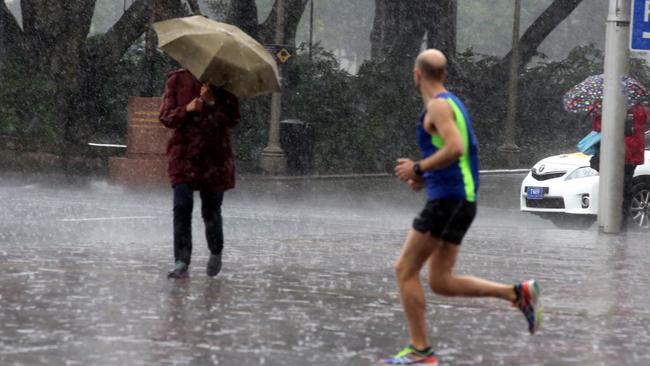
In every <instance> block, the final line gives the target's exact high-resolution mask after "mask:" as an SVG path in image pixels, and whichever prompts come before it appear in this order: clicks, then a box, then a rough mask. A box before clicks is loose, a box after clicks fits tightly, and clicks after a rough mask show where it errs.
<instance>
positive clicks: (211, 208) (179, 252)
mask: <svg viewBox="0 0 650 366" xmlns="http://www.w3.org/2000/svg"><path fill="white" fill-rule="evenodd" d="M222 202H223V192H207V191H201V215H202V216H203V222H204V223H205V238H206V240H207V242H208V248H209V249H210V252H211V253H212V254H220V253H221V251H222V250H223V222H222V219H221V203H222ZM193 209H194V188H193V187H192V185H191V184H188V183H182V184H178V185H176V186H175V187H174V259H175V260H176V261H183V262H185V263H186V264H187V265H189V264H190V259H191V256H192V211H193Z"/></svg>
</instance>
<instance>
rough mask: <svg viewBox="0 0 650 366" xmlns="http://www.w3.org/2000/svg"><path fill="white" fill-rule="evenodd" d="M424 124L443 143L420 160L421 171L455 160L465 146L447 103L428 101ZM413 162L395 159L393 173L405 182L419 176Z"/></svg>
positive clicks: (463, 150) (439, 167)
mask: <svg viewBox="0 0 650 366" xmlns="http://www.w3.org/2000/svg"><path fill="white" fill-rule="evenodd" d="M424 124H425V129H427V132H429V133H432V132H435V133H436V134H438V135H440V137H442V139H443V141H444V142H445V145H444V146H443V147H442V148H441V149H440V150H438V152H436V153H435V154H433V155H431V156H429V157H428V158H426V159H424V160H422V161H420V169H421V170H422V171H427V170H435V169H441V168H444V167H446V166H448V165H450V164H452V163H453V162H455V161H457V160H458V158H459V157H460V156H461V155H463V153H464V152H465V146H464V144H463V140H462V137H461V135H460V131H458V127H456V122H455V119H454V114H453V110H452V109H451V106H449V103H447V102H446V101H445V100H443V99H434V100H432V101H431V102H429V105H428V106H427V116H426V118H425V120H424ZM414 164H415V163H414V162H413V160H411V159H406V158H400V159H397V166H396V167H395V174H396V175H397V176H398V177H399V179H400V180H402V181H403V182H407V183H408V181H409V180H411V179H417V178H420V177H418V176H417V175H416V174H415V172H414V170H413V165H414Z"/></svg>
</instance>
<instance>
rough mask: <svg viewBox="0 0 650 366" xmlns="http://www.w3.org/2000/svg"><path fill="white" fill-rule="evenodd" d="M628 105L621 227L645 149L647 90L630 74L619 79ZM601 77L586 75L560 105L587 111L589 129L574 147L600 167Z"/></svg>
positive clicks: (570, 109) (624, 224)
mask: <svg viewBox="0 0 650 366" xmlns="http://www.w3.org/2000/svg"><path fill="white" fill-rule="evenodd" d="M621 83H622V87H623V91H624V92H625V94H626V96H627V102H628V106H630V108H629V109H628V111H627V117H626V119H625V167H624V176H623V227H625V226H626V224H627V221H628V220H627V218H629V216H630V203H631V202H630V199H631V196H632V186H633V178H634V171H635V169H636V167H637V166H638V165H641V164H643V159H644V151H645V130H646V123H647V121H648V118H650V117H649V116H650V113H648V108H646V107H644V106H643V104H642V102H643V101H644V100H645V99H646V98H647V97H648V91H647V89H646V88H645V87H644V86H643V85H642V84H641V83H640V82H639V81H638V80H636V79H634V78H632V77H630V76H627V75H625V76H623V77H622V78H621ZM603 90H604V80H603V76H602V75H595V76H590V77H588V78H587V79H585V80H584V81H583V82H581V83H579V84H578V85H576V86H574V87H573V88H571V90H569V91H568V92H567V93H566V94H565V95H564V98H563V102H564V107H565V109H566V110H567V111H568V112H571V113H585V112H586V113H587V114H588V115H589V116H591V117H592V118H593V123H592V132H591V133H589V135H587V136H586V137H585V138H584V139H583V140H582V141H581V142H580V143H578V148H579V149H580V150H581V151H583V152H585V153H587V154H590V155H592V157H591V161H590V165H591V167H592V168H593V169H594V170H597V171H598V170H600V132H601V125H602V104H603Z"/></svg>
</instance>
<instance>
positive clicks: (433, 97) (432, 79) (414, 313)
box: [381, 49, 542, 365]
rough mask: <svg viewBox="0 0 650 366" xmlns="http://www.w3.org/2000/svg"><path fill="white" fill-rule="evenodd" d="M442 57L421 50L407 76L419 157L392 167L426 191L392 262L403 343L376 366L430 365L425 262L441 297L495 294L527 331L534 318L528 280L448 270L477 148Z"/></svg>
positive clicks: (463, 224)
mask: <svg viewBox="0 0 650 366" xmlns="http://www.w3.org/2000/svg"><path fill="white" fill-rule="evenodd" d="M446 78H447V60H446V58H445V56H444V55H443V54H442V52H440V51H438V50H435V49H430V50H427V51H424V52H422V53H421V54H420V55H419V56H418V58H417V60H416V63H415V69H414V79H415V84H416V87H417V89H418V90H419V92H420V94H421V95H422V100H423V102H424V106H425V110H424V111H423V112H422V114H421V116H420V122H419V123H418V125H417V142H418V145H419V146H420V149H421V150H422V156H423V160H420V161H419V162H413V161H412V160H410V159H398V164H397V167H396V168H395V173H396V174H397V176H398V177H399V178H400V179H401V180H402V181H403V182H406V183H408V184H409V186H410V187H411V188H412V189H413V190H416V191H419V190H421V189H423V188H425V189H426V192H427V196H428V202H427V204H426V206H425V208H424V210H423V211H422V213H420V215H419V216H418V217H416V218H415V220H414V221H413V229H412V230H411V231H410V232H409V234H408V236H407V237H406V242H405V243H404V246H403V248H402V253H401V255H400V257H399V259H398V260H397V263H396V265H395V272H396V274H397V282H398V285H399V289H400V296H401V300H402V306H403V307H404V312H405V315H406V320H407V325H408V329H409V333H410V336H411V343H410V344H409V345H408V346H407V347H406V348H405V349H404V350H403V351H401V352H399V353H398V354H397V355H396V356H394V357H392V358H387V359H384V360H382V362H381V363H382V365H413V364H423V365H437V364H438V360H437V357H436V355H435V353H434V352H433V350H432V349H431V345H430V343H429V340H428V336H427V326H426V320H425V318H424V316H425V300H424V290H423V289H422V285H421V284H420V270H421V269H422V266H423V265H424V264H425V263H426V262H427V261H429V278H428V279H429V281H428V282H429V286H430V288H431V290H433V292H434V293H436V294H438V295H443V296H466V297H497V298H501V299H504V300H507V301H510V302H512V303H513V304H514V305H515V306H516V307H518V308H519V309H520V310H521V311H522V312H523V313H524V315H525V317H526V320H527V321H528V329H529V331H530V333H531V334H533V333H535V331H536V330H537V329H538V328H539V325H540V322H541V314H542V309H541V304H540V303H539V295H540V290H539V286H538V285H537V282H535V280H530V281H526V282H521V283H518V284H516V285H514V286H512V285H505V284H500V283H495V282H490V281H487V280H484V279H480V278H476V277H469V276H456V275H454V274H453V269H454V264H455V263H456V258H457V257H458V252H459V250H460V243H461V241H462V239H463V237H464V236H465V233H466V232H467V230H468V229H469V227H470V225H471V223H472V221H473V219H474V216H475V215H476V198H477V197H476V196H477V192H478V185H479V180H478V163H479V161H478V148H477V143H476V137H475V136H474V133H473V131H472V125H471V123H470V120H469V115H468V113H467V110H466V109H465V106H464V105H463V103H462V102H461V101H460V100H459V99H458V98H457V97H456V96H455V95H454V94H452V93H450V92H449V91H447V89H445V86H444V82H445V80H446Z"/></svg>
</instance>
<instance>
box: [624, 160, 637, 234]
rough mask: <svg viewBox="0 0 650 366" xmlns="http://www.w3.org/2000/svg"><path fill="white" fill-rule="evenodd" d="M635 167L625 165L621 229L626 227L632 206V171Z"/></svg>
mask: <svg viewBox="0 0 650 366" xmlns="http://www.w3.org/2000/svg"><path fill="white" fill-rule="evenodd" d="M635 169H636V165H629V164H626V165H625V175H624V176H623V228H625V227H626V226H627V222H628V221H629V220H630V214H631V211H630V205H631V204H632V188H633V184H632V183H633V178H634V170H635Z"/></svg>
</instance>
